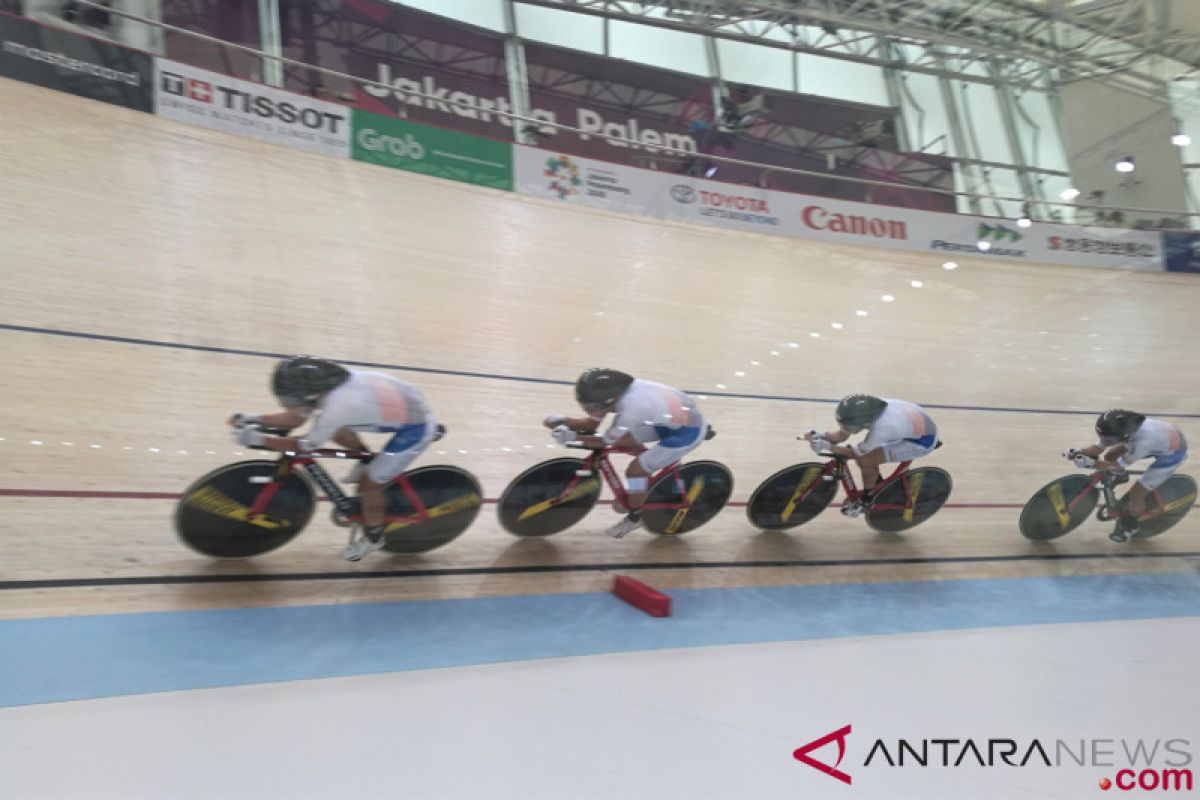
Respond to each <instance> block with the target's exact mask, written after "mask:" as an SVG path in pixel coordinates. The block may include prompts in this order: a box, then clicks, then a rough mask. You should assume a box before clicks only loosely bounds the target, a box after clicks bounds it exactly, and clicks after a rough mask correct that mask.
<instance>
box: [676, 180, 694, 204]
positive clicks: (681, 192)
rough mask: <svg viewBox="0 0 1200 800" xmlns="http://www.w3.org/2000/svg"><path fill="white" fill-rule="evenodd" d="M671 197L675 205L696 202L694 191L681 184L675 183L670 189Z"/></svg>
mask: <svg viewBox="0 0 1200 800" xmlns="http://www.w3.org/2000/svg"><path fill="white" fill-rule="evenodd" d="M671 197H673V198H674V199H675V202H676V203H694V202H696V190H695V189H693V188H692V187H690V186H686V185H684V184H682V183H677V184H675V185H674V186H672V187H671Z"/></svg>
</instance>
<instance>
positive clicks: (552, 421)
mask: <svg viewBox="0 0 1200 800" xmlns="http://www.w3.org/2000/svg"><path fill="white" fill-rule="evenodd" d="M566 421H567V418H566V417H564V416H562V415H561V414H551V415H550V416H548V417H546V418H545V419H544V420H542V424H543V425H545V426H546V427H547V428H550V429H551V430H553V429H554V428H557V427H558V426H559V425H562V424H563V423H564V422H566Z"/></svg>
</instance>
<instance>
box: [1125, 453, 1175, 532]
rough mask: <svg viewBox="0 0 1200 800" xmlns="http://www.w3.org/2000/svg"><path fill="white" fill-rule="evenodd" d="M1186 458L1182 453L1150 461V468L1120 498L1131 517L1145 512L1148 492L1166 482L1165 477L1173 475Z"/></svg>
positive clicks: (1136, 516)
mask: <svg viewBox="0 0 1200 800" xmlns="http://www.w3.org/2000/svg"><path fill="white" fill-rule="evenodd" d="M1186 460H1187V454H1186V453H1184V455H1183V457H1182V458H1180V457H1179V456H1178V455H1172V456H1166V457H1160V458H1156V459H1154V461H1153V462H1151V464H1150V469H1148V470H1146V471H1145V472H1144V473H1142V475H1141V477H1140V478H1138V480H1137V483H1135V484H1133V486H1130V487H1129V491H1128V492H1126V493H1125V496H1124V497H1123V498H1121V503H1122V505H1124V506H1125V509H1126V511H1128V512H1129V515H1130V516H1131V517H1132V518H1133V519H1135V520H1136V519H1137V518H1138V517H1140V516H1142V514H1145V513H1146V500H1147V499H1148V498H1149V497H1150V493H1151V492H1153V491H1154V490H1155V489H1157V488H1158V487H1160V486H1162V485H1163V484H1164V483H1166V482H1167V478H1169V477H1171V476H1172V475H1174V474H1175V472H1176V470H1178V469H1179V466H1180V465H1181V464H1183V462H1184V461H1186Z"/></svg>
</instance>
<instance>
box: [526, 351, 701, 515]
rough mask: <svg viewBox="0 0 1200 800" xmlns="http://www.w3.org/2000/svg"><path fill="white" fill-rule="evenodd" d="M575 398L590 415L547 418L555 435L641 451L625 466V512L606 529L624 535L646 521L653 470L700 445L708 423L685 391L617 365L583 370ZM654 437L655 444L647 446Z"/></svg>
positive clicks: (678, 458) (547, 422)
mask: <svg viewBox="0 0 1200 800" xmlns="http://www.w3.org/2000/svg"><path fill="white" fill-rule="evenodd" d="M575 399H576V400H578V401H579V405H580V406H582V407H583V410H584V411H586V412H587V414H588V415H587V416H586V417H561V416H550V417H547V418H546V421H545V424H546V427H548V428H551V429H552V430H553V436H554V438H555V440H556V441H559V442H561V443H563V444H566V443H567V442H573V441H580V442H582V443H583V444H584V445H585V446H587V447H605V446H615V447H624V448H629V449H632V450H636V451H638V453H639V455H638V456H637V458H635V459H634V460H633V461H632V462H630V464H629V467H628V468H627V469H626V470H625V480H626V486H627V487H628V491H629V508H628V509H625V511H626V512H627V516H626V517H625V518H624V519H622V520H621V521H620V522H618V523H617V524H616V525H614V526H612V527H611V528H609V530H608V533H609V535H610V536H612V537H614V538H617V539H620V538H621V537H622V536H625V535H626V534H627V533H629V532H630V531H632V530H635V529H636V528H638V527H640V526H641V524H642V515H641V507H642V503H643V502H644V501H645V499H646V493H647V491H648V490H649V481H650V476H651V475H653V474H654V473H656V472H658V471H659V470H661V469H663V468H664V467H667V466H670V465H671V464H674V463H675V462H677V461H679V460H680V459H682V458H683V457H684V456H685V455H687V454H688V453H690V452H691V451H693V450H695V449H696V448H697V447H699V446H700V444H701V442H703V441H704V438H705V434H706V432H707V426H706V425H705V424H704V417H703V416H702V415H701V414H700V409H699V408H697V407H696V403H695V401H694V400H692V398H691V397H689V396H688V395H687V394H686V393H684V392H681V391H680V390H678V389H674V388H672V387H670V386H666V385H664V384H661V383H655V382H654V381H644V380H640V379H635V378H634V377H633V376H632V375H628V374H626V373H624V372H619V371H617V370H615V369H598V368H596V369H589V370H587V371H586V372H584V373H583V374H582V375H580V376H579V380H577V381H576V382H575ZM610 412H612V413H615V414H616V415H617V416H616V419H614V420H613V423H612V425H611V426H609V428H608V430H606V431H605V432H604V433H603V434H602V435H595V431H596V429H597V428H599V426H600V423H601V422H602V421H603V420H604V417H605V415H607V414H609V413H610ZM578 434H583V435H582V436H579V435H578ZM650 443H654V446H653V447H649V448H647V447H646V445H648V444H650Z"/></svg>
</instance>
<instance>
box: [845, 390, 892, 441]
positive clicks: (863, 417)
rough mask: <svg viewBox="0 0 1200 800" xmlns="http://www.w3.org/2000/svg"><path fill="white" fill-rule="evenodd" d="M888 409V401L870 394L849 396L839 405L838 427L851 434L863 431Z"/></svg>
mask: <svg viewBox="0 0 1200 800" xmlns="http://www.w3.org/2000/svg"><path fill="white" fill-rule="evenodd" d="M885 408H887V401H886V400H881V399H879V398H878V397H875V396H873V395H869V394H848V395H846V396H845V397H843V398H842V401H841V402H840V403H838V406H837V411H836V412H835V415H836V416H837V421H838V425H841V426H842V427H843V428H845V429H846V430H848V431H850V432H851V433H855V432H857V431H861V430H862V429H863V428H865V427H867V426H868V425H870V424H871V423H872V422H874V421H875V420H877V419H879V415H880V414H882V413H883V410H884V409H885Z"/></svg>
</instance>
